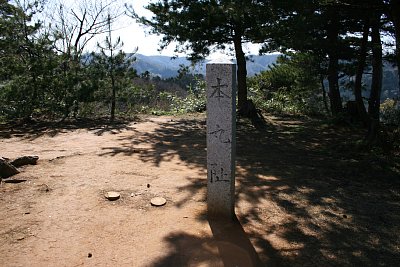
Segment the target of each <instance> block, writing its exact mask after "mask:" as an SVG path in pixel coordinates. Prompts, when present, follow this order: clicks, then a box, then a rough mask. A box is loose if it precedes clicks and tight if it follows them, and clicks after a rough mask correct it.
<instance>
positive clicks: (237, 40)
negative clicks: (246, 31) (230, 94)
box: [233, 35, 247, 110]
mask: <svg viewBox="0 0 400 267" xmlns="http://www.w3.org/2000/svg"><path fill="white" fill-rule="evenodd" d="M233 43H234V46H235V54H236V62H237V81H238V87H237V89H238V109H239V110H241V109H243V108H245V106H246V104H247V82H246V78H247V68H246V57H245V55H244V52H243V48H242V36H241V35H235V36H234V38H233Z"/></svg>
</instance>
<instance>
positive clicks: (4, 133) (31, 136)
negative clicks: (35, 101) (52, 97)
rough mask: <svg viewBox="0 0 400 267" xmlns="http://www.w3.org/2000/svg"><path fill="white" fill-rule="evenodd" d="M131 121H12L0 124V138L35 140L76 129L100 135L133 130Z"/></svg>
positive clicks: (104, 119)
mask: <svg viewBox="0 0 400 267" xmlns="http://www.w3.org/2000/svg"><path fill="white" fill-rule="evenodd" d="M131 123H132V121H127V120H116V121H114V122H113V123H110V121H109V119H108V118H97V119H89V118H81V119H77V120H66V121H63V122H54V121H30V122H24V121H21V122H12V123H7V124H0V138H12V137H20V138H24V139H28V140H35V139H37V138H40V137H41V136H51V137H54V136H56V135H58V134H60V133H66V132H71V131H74V130H78V129H85V130H88V131H94V133H95V134H96V135H99V136H101V135H103V134H104V133H111V134H117V133H120V132H121V131H122V130H133V128H132V127H130V126H129V124H131Z"/></svg>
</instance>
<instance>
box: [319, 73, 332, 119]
mask: <svg viewBox="0 0 400 267" xmlns="http://www.w3.org/2000/svg"><path fill="white" fill-rule="evenodd" d="M320 82H321V88H322V101H323V102H324V107H325V111H326V114H330V110H329V106H328V101H327V99H326V91H325V84H324V76H323V75H321V76H320Z"/></svg>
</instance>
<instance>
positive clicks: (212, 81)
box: [206, 62, 236, 219]
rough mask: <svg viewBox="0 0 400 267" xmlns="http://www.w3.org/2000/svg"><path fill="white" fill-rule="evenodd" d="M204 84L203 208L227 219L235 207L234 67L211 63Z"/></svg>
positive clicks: (227, 63) (232, 214) (212, 215)
mask: <svg viewBox="0 0 400 267" xmlns="http://www.w3.org/2000/svg"><path fill="white" fill-rule="evenodd" d="M206 81H207V178H208V182H207V207H208V215H209V216H210V217H219V218H225V219H230V218H233V217H234V214H235V212H234V205H235V146H236V142H235V139H236V135H235V132H236V124H235V123H236V65H234V64H231V63H229V62H223V63H212V64H208V65H207V67H206Z"/></svg>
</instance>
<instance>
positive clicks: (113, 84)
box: [110, 74, 116, 122]
mask: <svg viewBox="0 0 400 267" xmlns="http://www.w3.org/2000/svg"><path fill="white" fill-rule="evenodd" d="M111 87H112V96H111V116H110V121H111V122H114V119H115V96H116V88H115V77H114V75H113V74H111Z"/></svg>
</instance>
